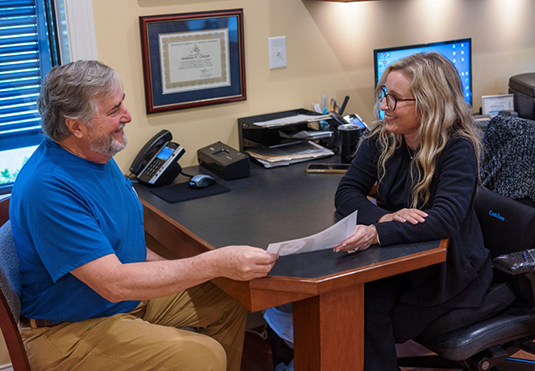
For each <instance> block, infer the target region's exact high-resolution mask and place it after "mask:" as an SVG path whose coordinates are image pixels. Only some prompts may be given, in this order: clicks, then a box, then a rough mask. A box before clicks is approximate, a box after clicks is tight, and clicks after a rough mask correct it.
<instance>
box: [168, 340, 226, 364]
mask: <svg viewBox="0 0 535 371" xmlns="http://www.w3.org/2000/svg"><path fill="white" fill-rule="evenodd" d="M177 348H178V349H177V352H176V355H175V356H176V357H177V363H178V364H181V365H182V367H183V368H182V367H181V368H180V369H186V370H192V371H208V370H210V371H226V369H227V355H226V353H225V349H224V348H223V346H222V345H221V344H220V343H219V342H217V341H216V340H214V339H212V338H211V337H209V336H204V335H199V336H198V337H196V338H193V339H189V340H188V341H187V342H186V343H181V344H180V345H178V346H177Z"/></svg>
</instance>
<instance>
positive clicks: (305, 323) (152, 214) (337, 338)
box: [135, 163, 446, 371]
mask: <svg viewBox="0 0 535 371" xmlns="http://www.w3.org/2000/svg"><path fill="white" fill-rule="evenodd" d="M251 166H252V168H251V175H250V177H249V178H246V179H239V180H233V181H228V182H226V181H224V180H223V179H221V178H217V179H218V182H219V183H221V184H223V185H225V186H227V187H229V188H230V189H231V191H230V192H228V193H224V194H219V195H215V196H210V197H205V198H201V199H196V200H189V201H184V202H180V203H175V204H170V203H167V202H166V201H164V200H162V199H160V198H159V197H157V196H155V195H154V194H153V193H151V192H150V189H149V188H147V187H145V186H142V185H136V186H135V189H136V191H137V192H138V194H139V196H140V198H141V201H142V203H143V206H144V215H145V230H146V232H147V234H148V235H149V236H148V239H149V241H150V240H152V239H154V240H156V241H157V242H158V243H159V244H161V245H159V247H158V249H159V251H158V252H159V253H161V254H162V255H164V256H166V257H170V258H180V257H187V256H192V255H195V254H199V253H202V252H205V251H208V250H210V249H213V248H217V247H221V246H225V245H230V244H248V245H253V246H258V247H262V248H267V245H268V244H269V243H271V242H278V241H285V240H289V239H294V238H300V237H305V236H308V235H311V234H314V233H317V232H320V231H322V230H323V229H325V228H327V227H329V226H331V225H332V224H333V223H334V222H336V220H338V218H339V216H338V215H337V213H336V211H335V208H334V193H335V191H336V187H337V185H338V182H339V181H340V178H341V175H335V174H307V173H306V172H305V168H306V163H302V164H295V165H291V166H289V167H285V168H275V169H269V170H266V169H263V168H262V167H260V166H258V165H256V164H251ZM185 172H186V173H189V174H196V173H198V172H203V173H210V172H209V171H208V170H206V169H204V168H199V167H192V168H188V169H186V170H185ZM186 180H187V178H179V179H177V181H178V182H180V181H186ZM445 259H446V241H432V242H427V243H415V244H407V245H398V246H391V247H383V248H378V247H371V248H370V249H367V250H365V251H361V252H357V253H355V254H346V253H334V252H332V251H331V250H323V251H316V252H312V253H305V254H299V255H290V256H285V257H281V258H279V260H278V261H277V263H276V264H275V267H274V268H273V270H272V271H271V273H270V275H269V277H266V278H262V279H256V280H252V281H249V282H239V281H233V280H229V279H224V278H219V279H216V280H214V282H215V283H216V284H217V285H218V286H219V287H221V288H222V289H223V290H224V291H225V292H227V293H228V294H230V295H232V296H233V297H234V298H235V299H236V300H238V301H239V302H240V303H241V304H243V305H244V306H245V307H246V308H247V309H249V310H250V311H252V312H256V311H259V310H263V309H266V308H270V307H273V306H276V305H281V304H286V303H290V302H293V309H294V341H295V349H294V352H295V369H296V370H297V371H305V370H306V371H316V370H318V371H319V370H322V371H326V370H336V371H339V370H348V371H353V370H356V371H361V370H363V369H364V363H363V349H364V309H363V303H364V283H365V282H369V281H374V280H378V279H381V278H384V277H388V276H392V275H396V274H399V273H403V272H408V271H411V270H415V269H418V268H422V267H425V266H429V265H432V264H436V263H440V262H443V261H444V260H445Z"/></svg>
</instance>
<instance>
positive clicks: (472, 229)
mask: <svg viewBox="0 0 535 371" xmlns="http://www.w3.org/2000/svg"><path fill="white" fill-rule="evenodd" d="M376 141H377V137H376V136H374V137H371V138H367V139H366V140H364V141H363V143H362V144H361V146H360V148H359V151H358V153H357V155H356V157H355V159H354V160H353V161H352V163H351V167H350V169H349V170H348V172H347V174H346V175H345V176H344V177H343V178H342V180H341V182H340V184H339V186H338V189H337V191H336V196H335V204H336V209H337V210H338V212H340V213H341V214H342V215H348V214H350V213H352V212H353V211H355V210H359V213H358V220H357V223H358V224H367V225H370V224H374V225H375V227H376V229H377V233H378V237H379V241H380V246H391V245H395V244H398V243H406V242H417V241H429V240H437V239H443V238H449V245H448V254H447V259H446V262H444V263H441V264H436V265H432V266H429V267H426V268H422V269H419V270H417V271H413V272H411V273H410V277H411V283H412V287H413V288H412V289H411V290H409V291H408V292H406V293H405V294H403V296H402V298H401V300H402V301H403V302H406V303H409V304H414V305H423V306H430V305H439V304H446V305H450V306H453V307H473V306H478V305H480V303H481V300H482V298H483V296H484V294H485V292H486V291H487V289H488V287H489V286H490V283H491V280H492V268H491V261H490V253H489V251H488V250H487V249H486V248H485V247H484V246H483V236H482V233H481V227H480V226H479V222H478V220H477V216H476V213H475V210H474V200H475V195H476V192H477V185H478V176H477V171H478V167H477V161H476V155H475V151H474V148H473V145H472V143H471V142H470V141H468V140H467V139H464V138H451V139H450V140H449V141H448V143H447V145H446V147H445V148H444V150H443V151H442V152H441V153H440V155H439V156H438V159H437V160H436V169H435V174H434V176H433V179H432V182H431V186H430V188H431V189H430V195H431V197H430V200H429V202H428V203H427V205H426V206H425V207H424V208H423V210H425V212H426V213H427V214H428V217H427V218H426V219H425V222H424V223H418V224H417V225H413V224H411V223H409V222H405V223H401V222H398V221H391V222H383V223H378V220H379V218H381V217H382V216H383V215H385V214H387V213H390V212H394V211H397V210H399V208H400V206H403V207H407V208H410V200H411V189H412V184H411V177H410V175H408V174H404V173H403V172H404V171H408V170H407V169H408V166H407V162H410V161H411V158H410V153H409V151H408V148H407V147H406V145H405V144H402V145H401V146H400V148H398V149H397V150H396V151H395V153H394V155H393V156H392V157H391V158H390V159H389V160H388V161H387V163H386V173H385V175H384V177H383V179H382V180H381V182H379V183H378V185H377V194H376V200H377V205H374V204H373V203H372V202H370V201H369V200H368V199H367V195H368V194H369V192H370V190H371V188H372V186H373V185H374V184H375V182H376V181H377V180H378V179H377V167H378V160H379V156H380V150H379V147H378V145H377V142H376ZM400 172H401V173H400ZM400 179H401V182H405V186H404V187H403V184H401V187H400ZM400 190H401V191H402V193H403V194H402V195H400V194H399V192H400ZM400 200H401V202H402V204H401V205H400ZM393 248H395V246H393Z"/></svg>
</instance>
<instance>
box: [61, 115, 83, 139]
mask: <svg viewBox="0 0 535 371" xmlns="http://www.w3.org/2000/svg"><path fill="white" fill-rule="evenodd" d="M65 126H67V129H69V131H70V132H71V133H72V135H74V136H75V137H76V138H77V139H82V138H83V137H84V134H85V133H86V131H87V128H86V126H85V124H84V123H83V122H82V121H80V120H77V119H73V118H71V117H67V118H66V119H65Z"/></svg>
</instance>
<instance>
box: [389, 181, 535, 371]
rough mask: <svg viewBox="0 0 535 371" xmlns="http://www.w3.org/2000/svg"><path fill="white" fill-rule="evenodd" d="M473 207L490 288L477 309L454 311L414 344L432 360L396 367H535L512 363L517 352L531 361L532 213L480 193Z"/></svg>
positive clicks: (404, 361)
mask: <svg viewBox="0 0 535 371" xmlns="http://www.w3.org/2000/svg"><path fill="white" fill-rule="evenodd" d="M475 207H476V213H477V216H478V219H479V222H480V224H481V228H482V231H483V238H484V241H485V246H486V247H487V248H488V249H489V250H490V252H491V255H492V257H493V259H494V260H493V262H494V267H495V272H494V273H495V274H494V279H493V285H492V287H491V289H490V290H489V291H488V292H487V294H486V295H485V298H484V303H483V305H482V306H481V307H480V308H461V309H455V310H453V311H452V312H450V313H448V314H446V315H445V316H443V317H441V318H439V319H438V320H437V321H435V322H433V323H432V324H431V325H430V326H429V327H428V328H427V329H425V330H424V332H423V333H422V334H420V335H419V336H418V337H417V338H416V339H414V340H415V341H416V342H418V343H420V344H422V345H423V346H424V347H426V348H427V349H429V350H431V351H433V352H435V353H436V354H437V355H432V356H418V357H403V358H399V359H398V365H399V366H400V367H416V368H419V367H427V368H450V369H462V370H465V371H476V370H477V371H489V370H500V371H528V370H529V371H535V362H533V361H526V360H519V359H513V358H511V356H512V355H513V354H514V353H516V352H518V351H519V350H524V351H526V352H529V353H531V354H534V355H535V344H534V343H533V340H534V339H535V312H534V309H533V306H534V301H533V298H534V295H533V293H534V289H535V285H534V283H535V276H534V274H533V272H534V271H535V258H534V257H532V256H531V252H532V251H534V250H533V249H535V208H532V207H529V206H527V205H524V204H522V203H520V202H517V201H514V200H511V199H509V198H506V197H503V196H501V195H498V194H497V193H495V192H492V191H489V190H487V189H485V188H483V187H481V188H480V189H479V191H478V195H477V199H476V205H475ZM530 249H531V250H532V251H529V250H530ZM534 256H535V251H534ZM519 267H521V268H522V269H518V268H519ZM504 272H507V273H504Z"/></svg>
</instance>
